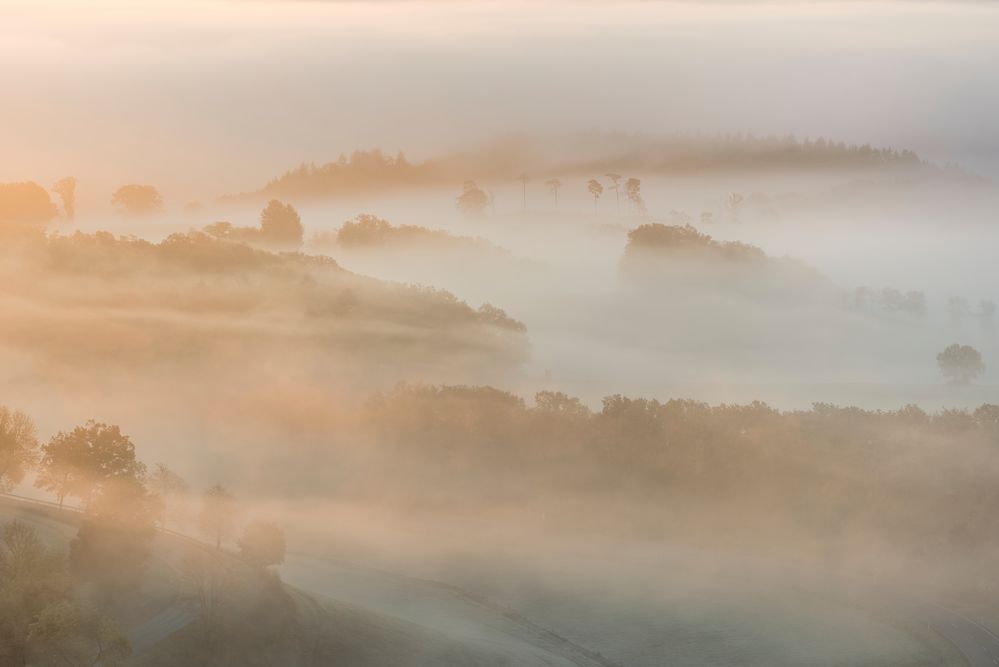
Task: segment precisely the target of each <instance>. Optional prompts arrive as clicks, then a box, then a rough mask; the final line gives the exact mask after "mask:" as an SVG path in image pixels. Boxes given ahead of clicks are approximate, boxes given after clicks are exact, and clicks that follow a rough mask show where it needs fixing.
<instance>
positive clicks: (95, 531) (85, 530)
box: [69, 476, 160, 603]
mask: <svg viewBox="0 0 999 667" xmlns="http://www.w3.org/2000/svg"><path fill="white" fill-rule="evenodd" d="M159 512H160V505H159V497H158V496H155V495H153V494H150V493H149V492H148V491H147V490H146V488H145V486H144V485H143V483H142V480H141V479H139V478H137V477H129V476H121V477H116V478H114V479H112V480H110V481H109V482H107V483H105V484H104V485H103V487H102V489H101V493H100V495H99V496H97V498H96V500H95V502H94V503H93V505H92V506H91V507H90V508H88V511H87V514H86V517H85V519H84V520H83V523H81V524H80V529H79V531H78V532H77V535H76V537H75V538H74V539H73V541H72V542H71V543H70V546H69V564H70V571H71V572H72V573H73V574H74V575H76V576H77V578H78V579H80V580H81V581H83V582H86V583H89V584H92V585H94V586H95V587H96V590H97V592H98V593H99V594H100V595H101V596H103V597H104V599H105V601H106V602H108V603H114V602H117V601H119V600H120V599H122V597H123V596H124V595H125V594H127V593H128V592H129V591H133V590H135V589H137V588H138V587H139V586H140V585H141V581H142V576H143V574H144V572H145V565H146V562H147V561H148V560H149V557H150V555H151V542H152V539H153V535H154V534H155V530H154V525H155V522H156V519H157V517H158V515H159Z"/></svg>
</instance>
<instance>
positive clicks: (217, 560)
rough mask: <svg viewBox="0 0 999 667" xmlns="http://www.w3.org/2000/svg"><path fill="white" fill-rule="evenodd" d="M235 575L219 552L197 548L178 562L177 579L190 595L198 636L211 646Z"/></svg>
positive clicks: (219, 630)
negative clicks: (199, 632) (178, 573)
mask: <svg viewBox="0 0 999 667" xmlns="http://www.w3.org/2000/svg"><path fill="white" fill-rule="evenodd" d="M234 579H235V577H234V576H233V573H232V571H231V570H230V568H229V567H228V563H227V562H226V560H225V559H223V558H222V557H221V556H218V555H216V554H213V553H211V552H206V551H202V550H197V551H194V552H193V553H191V554H190V555H189V556H188V557H187V558H186V559H185V560H184V562H183V563H182V564H181V581H182V582H183V584H184V588H185V589H186V591H187V594H188V595H189V596H190V597H191V598H193V601H194V606H195V609H196V610H197V612H198V620H199V622H200V626H201V634H202V640H203V641H204V642H205V645H206V646H207V647H208V648H209V649H212V648H214V647H215V645H216V643H217V641H218V639H219V634H220V632H221V630H222V627H221V626H222V611H223V610H224V608H225V606H226V605H227V603H229V602H230V600H231V598H232V595H233V588H234V586H235V584H234Z"/></svg>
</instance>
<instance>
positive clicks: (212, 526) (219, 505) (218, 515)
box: [200, 484, 238, 550]
mask: <svg viewBox="0 0 999 667" xmlns="http://www.w3.org/2000/svg"><path fill="white" fill-rule="evenodd" d="M237 514H238V508H237V506H236V499H235V498H233V496H232V494H231V493H229V492H228V491H226V490H225V488H224V487H223V486H221V485H219V484H216V485H215V486H213V487H212V488H210V489H208V491H206V492H205V496H204V498H203V500H202V504H201V517H200V523H201V529H202V531H204V533H205V534H206V535H207V536H208V537H210V538H211V539H212V540H214V541H215V548H216V549H218V550H221V549H222V541H223V540H226V539H228V538H229V537H231V536H232V531H233V528H234V527H235V524H236V516H237Z"/></svg>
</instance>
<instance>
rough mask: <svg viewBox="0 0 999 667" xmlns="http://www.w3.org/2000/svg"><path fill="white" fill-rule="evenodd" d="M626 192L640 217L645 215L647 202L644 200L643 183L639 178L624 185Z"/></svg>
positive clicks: (631, 179)
mask: <svg viewBox="0 0 999 667" xmlns="http://www.w3.org/2000/svg"><path fill="white" fill-rule="evenodd" d="M624 191H625V193H626V194H627V196H628V201H630V202H631V204H632V205H633V206H634V207H635V210H637V211H638V213H639V214H640V215H643V216H644V215H645V213H646V210H645V200H644V199H642V181H640V180H639V179H637V178H629V179H628V180H627V182H626V183H625V184H624Z"/></svg>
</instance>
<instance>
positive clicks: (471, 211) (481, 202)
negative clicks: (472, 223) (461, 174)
mask: <svg viewBox="0 0 999 667" xmlns="http://www.w3.org/2000/svg"><path fill="white" fill-rule="evenodd" d="M488 205H489V195H488V194H486V191H485V190H483V189H482V188H480V187H479V186H478V185H476V184H475V181H465V184H464V185H463V186H462V190H461V194H460V195H458V210H459V211H461V213H462V214H463V215H464V216H466V217H469V218H481V217H482V216H483V215H484V214H485V211H486V206H488Z"/></svg>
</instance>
